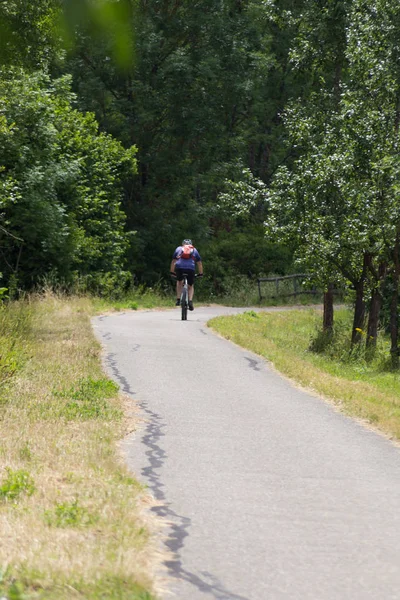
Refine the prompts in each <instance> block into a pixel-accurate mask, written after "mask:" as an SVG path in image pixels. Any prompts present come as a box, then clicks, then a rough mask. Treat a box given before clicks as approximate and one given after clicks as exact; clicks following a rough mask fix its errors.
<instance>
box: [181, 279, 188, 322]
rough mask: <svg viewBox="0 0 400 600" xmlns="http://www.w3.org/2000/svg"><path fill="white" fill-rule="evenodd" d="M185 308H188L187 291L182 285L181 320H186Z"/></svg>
mask: <svg viewBox="0 0 400 600" xmlns="http://www.w3.org/2000/svg"><path fill="white" fill-rule="evenodd" d="M187 310H188V292H187V289H186V288H185V287H184V288H183V289H182V294H181V314H182V321H187Z"/></svg>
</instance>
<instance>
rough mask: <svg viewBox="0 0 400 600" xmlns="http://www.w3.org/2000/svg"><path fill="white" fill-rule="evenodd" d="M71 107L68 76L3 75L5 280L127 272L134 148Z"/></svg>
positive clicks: (0, 133)
mask: <svg viewBox="0 0 400 600" xmlns="http://www.w3.org/2000/svg"><path fill="white" fill-rule="evenodd" d="M73 101H74V95H73V94H72V93H71V91H70V81H69V78H68V77H64V78H62V79H60V80H57V81H54V82H51V81H50V79H49V77H48V76H46V75H44V74H43V73H36V74H32V75H27V74H25V73H24V72H23V71H21V70H17V71H16V70H12V71H9V72H7V73H6V72H3V73H2V74H1V77H0V106H1V115H2V117H1V122H0V192H1V195H0V209H1V216H2V226H3V229H2V230H1V231H2V232H3V234H2V236H1V247H0V252H1V256H2V259H3V261H4V264H5V265H6V267H5V269H4V274H5V276H6V277H8V278H9V277H10V276H11V275H12V274H14V275H18V278H19V283H20V284H21V285H22V286H23V287H31V286H32V285H34V284H36V283H37V282H38V280H39V279H40V278H41V277H43V276H44V275H46V274H48V273H49V272H54V273H55V274H56V275H57V276H58V277H62V278H64V279H65V280H67V281H68V280H69V281H71V280H72V278H73V277H74V273H75V274H76V275H77V276H78V275H91V277H92V278H96V276H97V278H99V277H101V276H102V274H106V273H110V274H112V275H114V276H115V277H120V276H121V273H122V271H123V267H124V258H125V253H126V249H127V246H128V237H127V234H126V233H125V232H124V222H125V217H124V214H123V212H122V210H121V206H120V197H121V193H122V183H123V180H124V177H126V176H131V175H132V173H133V172H134V171H135V166H136V164H135V159H134V154H135V149H134V148H131V149H128V150H124V149H123V148H122V146H121V144H120V143H119V142H117V141H115V140H113V139H112V138H111V137H110V136H108V135H106V134H99V133H98V126H97V124H96V121H95V119H94V117H93V115H90V114H87V115H83V114H81V113H80V112H78V111H77V110H76V109H73V108H72V102H73ZM4 229H5V230H6V231H7V234H6V233H5V232H4ZM10 234H11V235H10ZM20 240H22V242H21V241H20ZM21 243H23V247H22V252H21Z"/></svg>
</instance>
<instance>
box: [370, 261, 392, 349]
mask: <svg viewBox="0 0 400 600" xmlns="http://www.w3.org/2000/svg"><path fill="white" fill-rule="evenodd" d="M371 272H372V273H373V275H374V276H375V277H376V278H377V281H376V283H377V285H376V288H375V289H374V290H373V292H372V298H371V305H370V307H369V315H368V330H367V340H366V345H367V348H371V349H372V348H373V349H374V348H376V340H377V337H378V327H379V315H380V312H381V306H382V294H381V288H382V284H383V282H384V281H385V278H386V274H387V264H386V262H381V263H380V265H379V268H378V272H376V271H375V270H374V269H371Z"/></svg>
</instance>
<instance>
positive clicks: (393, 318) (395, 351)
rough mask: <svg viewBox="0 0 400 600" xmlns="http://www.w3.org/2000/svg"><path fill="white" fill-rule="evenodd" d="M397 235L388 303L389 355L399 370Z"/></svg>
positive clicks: (399, 241)
mask: <svg viewBox="0 0 400 600" xmlns="http://www.w3.org/2000/svg"><path fill="white" fill-rule="evenodd" d="M399 237H400V236H399V234H397V238H396V244H395V247H394V251H393V257H394V269H393V292H392V300H391V303H390V339H391V348H390V355H391V357H392V367H393V368H394V369H398V368H399V354H400V351H399V350H400V349H399V317H398V313H399V278H400V256H399V250H400V247H399V246H400V239H399Z"/></svg>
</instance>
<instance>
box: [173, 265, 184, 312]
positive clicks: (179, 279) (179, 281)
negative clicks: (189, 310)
mask: <svg viewBox="0 0 400 600" xmlns="http://www.w3.org/2000/svg"><path fill="white" fill-rule="evenodd" d="M175 273H176V300H177V304H178V300H179V301H180V298H181V294H182V286H183V273H182V270H181V269H179V268H175Z"/></svg>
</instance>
